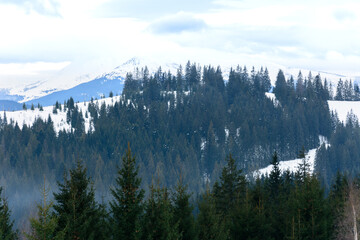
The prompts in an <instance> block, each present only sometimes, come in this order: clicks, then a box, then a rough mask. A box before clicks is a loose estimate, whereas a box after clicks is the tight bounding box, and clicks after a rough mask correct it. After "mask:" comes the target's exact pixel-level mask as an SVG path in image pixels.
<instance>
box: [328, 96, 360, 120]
mask: <svg viewBox="0 0 360 240" xmlns="http://www.w3.org/2000/svg"><path fill="white" fill-rule="evenodd" d="M328 104H329V109H330V111H333V112H336V113H337V115H338V118H339V120H340V121H341V122H343V123H344V124H345V123H346V118H347V115H348V114H349V113H350V112H352V113H353V114H354V115H355V116H357V118H358V119H360V101H328Z"/></svg>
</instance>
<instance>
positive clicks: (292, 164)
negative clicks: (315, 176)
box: [253, 136, 329, 177]
mask: <svg viewBox="0 0 360 240" xmlns="http://www.w3.org/2000/svg"><path fill="white" fill-rule="evenodd" d="M319 141H320V146H322V145H323V144H325V146H326V147H328V146H329V143H328V141H327V139H326V138H325V137H323V136H319ZM320 146H319V147H320ZM319 147H318V148H319ZM318 148H314V149H310V150H309V151H308V152H307V153H306V154H305V158H306V161H307V163H308V164H309V167H310V171H311V172H313V171H314V169H315V159H316V151H317V150H318ZM302 162H303V159H301V158H298V159H293V160H288V161H280V162H279V168H280V170H281V172H284V171H286V170H289V171H290V172H296V170H297V169H298V166H299V164H301V163H302ZM271 170H272V165H269V166H267V167H265V168H261V169H258V170H256V171H255V172H254V173H253V176H254V177H257V176H261V175H266V174H270V172H271Z"/></svg>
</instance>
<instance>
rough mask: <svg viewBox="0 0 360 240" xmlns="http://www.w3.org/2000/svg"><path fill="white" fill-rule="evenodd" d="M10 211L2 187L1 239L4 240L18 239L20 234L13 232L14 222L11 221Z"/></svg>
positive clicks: (0, 188)
mask: <svg viewBox="0 0 360 240" xmlns="http://www.w3.org/2000/svg"><path fill="white" fill-rule="evenodd" d="M10 213H11V212H10V210H9V207H8V203H7V201H6V200H5V198H4V197H3V196H2V187H0V238H1V239H4V240H13V239H17V237H18V234H17V232H15V231H14V230H13V225H14V222H13V221H12V220H11V219H10Z"/></svg>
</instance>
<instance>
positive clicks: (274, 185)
mask: <svg viewBox="0 0 360 240" xmlns="http://www.w3.org/2000/svg"><path fill="white" fill-rule="evenodd" d="M299 157H301V158H302V159H303V162H302V163H301V164H300V165H299V166H298V170H297V171H296V172H295V173H290V172H289V171H285V172H281V171H280V170H279V166H278V165H279V161H278V156H277V153H276V152H275V153H274V154H273V157H272V162H271V164H272V170H271V172H270V173H269V174H267V175H265V176H264V175H263V176H258V177H257V178H256V180H255V181H254V182H249V181H248V180H247V179H248V178H247V177H246V176H245V174H244V173H243V171H242V170H241V169H239V168H238V167H237V165H236V161H235V160H234V158H233V157H232V156H231V155H228V156H227V157H226V160H225V163H226V164H225V166H224V167H223V169H222V172H221V175H220V177H219V179H218V180H217V181H216V182H215V184H214V185H213V186H212V187H210V186H209V185H208V186H207V189H206V191H205V192H203V193H201V194H198V195H196V196H192V194H191V193H190V191H189V190H188V188H187V186H186V185H184V184H183V181H182V179H181V178H180V179H179V180H178V183H177V184H176V186H174V187H172V188H168V187H166V186H163V185H162V184H161V183H160V182H154V183H152V184H151V187H150V194H149V195H148V196H147V197H145V191H144V189H142V188H141V178H140V177H139V166H138V165H137V164H136V160H135V157H134V155H133V153H132V152H131V149H130V147H129V146H128V149H127V151H126V154H125V155H124V156H123V157H122V161H121V163H119V166H120V165H121V167H118V171H117V176H116V184H115V185H114V186H113V187H112V188H111V195H112V199H111V200H110V201H109V202H102V203H99V202H97V201H96V200H95V188H94V185H93V181H92V179H91V178H90V177H88V173H87V169H86V168H85V167H84V166H83V163H81V162H80V161H78V162H77V164H76V167H75V168H73V169H71V170H70V171H69V173H68V175H67V174H66V175H64V177H63V180H62V181H61V182H58V183H57V185H58V191H57V192H55V193H54V201H51V200H49V196H48V189H47V188H46V185H45V182H44V187H43V190H42V192H41V196H42V201H41V202H40V203H39V204H38V205H37V216H36V217H32V218H30V226H31V228H30V230H29V231H26V232H19V231H18V230H14V227H13V222H12V221H11V220H10V213H11V212H10V211H9V209H8V207H7V206H8V203H7V201H6V200H5V198H4V197H2V198H1V201H0V237H1V239H9V240H12V239H18V237H19V236H20V235H23V237H25V238H26V239H33V240H35V239H39V240H40V239H42V240H44V239H57V240H61V239H79V240H81V239H84V240H85V239H86V240H88V239H147V240H148V239H172V240H176V239H189V240H190V239H199V240H208V239H216V240H222V239H224V240H225V239H354V234H358V233H357V227H358V220H357V216H358V213H359V211H360V208H359V206H358V204H359V200H360V192H359V190H360V189H359V187H360V186H359V179H357V178H356V179H353V180H350V179H351V178H348V177H346V176H344V175H341V174H340V173H338V174H337V176H336V178H335V179H334V182H333V184H332V187H331V190H330V192H329V194H327V195H325V193H324V187H323V186H322V185H321V184H320V181H319V180H318V177H317V175H316V174H311V173H310V171H309V164H308V163H307V162H306V159H305V154H304V152H303V151H302V152H300V154H299ZM353 216H355V218H353Z"/></svg>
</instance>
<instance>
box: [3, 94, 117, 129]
mask: <svg viewBox="0 0 360 240" xmlns="http://www.w3.org/2000/svg"><path fill="white" fill-rule="evenodd" d="M120 100H121V96H114V97H112V98H103V99H99V100H94V101H93V102H94V103H95V104H96V105H98V106H99V107H100V106H101V105H102V104H103V103H105V104H106V105H107V106H109V105H113V104H114V103H115V102H118V101H120ZM89 103H90V102H81V103H76V104H75V105H76V106H78V108H79V111H81V112H82V114H83V118H84V120H85V131H86V132H88V131H90V130H91V128H92V126H91V125H90V124H91V121H90V120H91V119H90V115H89V114H88V115H87V116H88V117H86V112H87V109H88V105H89ZM61 108H62V109H64V106H63V105H62V106H61ZM53 109H54V107H53V106H48V107H44V108H43V111H40V110H39V109H38V108H35V110H30V109H28V110H21V111H13V112H9V111H6V112H5V114H6V119H7V121H8V122H13V124H16V123H17V124H18V125H19V127H20V128H22V126H23V125H24V124H25V125H27V126H32V124H33V123H34V121H35V120H36V119H38V118H41V119H42V120H44V121H47V120H48V118H49V116H50V117H51V120H52V121H53V123H54V129H55V131H56V132H57V133H58V132H59V131H62V130H65V131H67V132H70V131H71V125H70V124H69V123H67V122H66V112H64V111H60V110H58V111H57V113H56V114H54V113H53ZM1 118H4V116H1Z"/></svg>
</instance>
